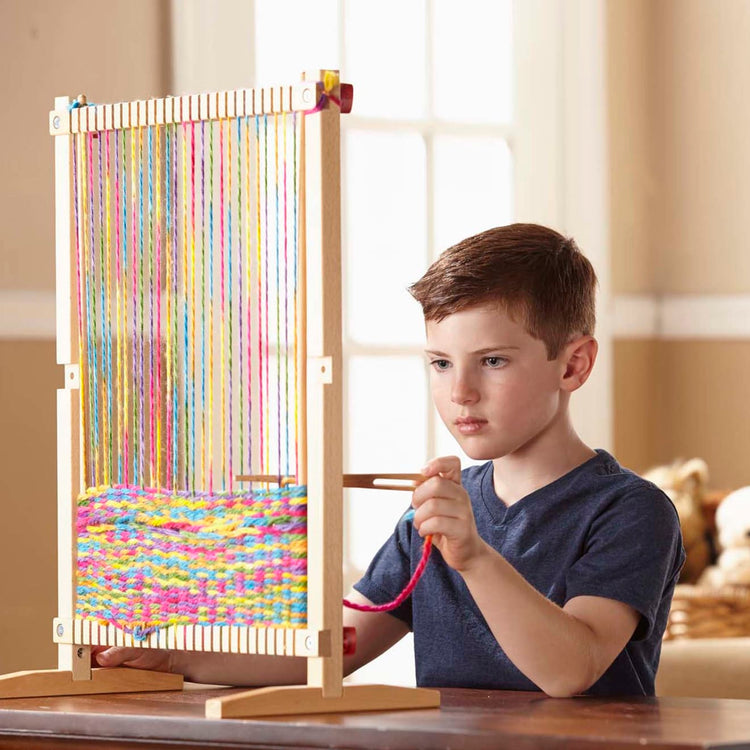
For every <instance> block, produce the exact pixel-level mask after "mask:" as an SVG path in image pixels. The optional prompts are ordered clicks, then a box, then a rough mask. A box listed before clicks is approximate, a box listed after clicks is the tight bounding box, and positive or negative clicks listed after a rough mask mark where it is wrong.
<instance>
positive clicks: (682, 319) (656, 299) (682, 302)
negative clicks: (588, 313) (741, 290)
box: [612, 294, 750, 340]
mask: <svg viewBox="0 0 750 750" xmlns="http://www.w3.org/2000/svg"><path fill="white" fill-rule="evenodd" d="M612 322H613V331H612V334H613V337H614V339H615V340H617V339H669V340H679V339H739V340H750V294H666V295H656V294H654V295H648V294H620V295H615V296H614V297H613V298H612Z"/></svg>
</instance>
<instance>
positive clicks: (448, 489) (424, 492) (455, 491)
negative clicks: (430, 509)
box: [411, 475, 462, 508]
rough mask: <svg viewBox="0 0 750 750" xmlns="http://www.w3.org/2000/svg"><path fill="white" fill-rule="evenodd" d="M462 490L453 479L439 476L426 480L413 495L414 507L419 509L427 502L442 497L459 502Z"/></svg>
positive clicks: (412, 502)
mask: <svg viewBox="0 0 750 750" xmlns="http://www.w3.org/2000/svg"><path fill="white" fill-rule="evenodd" d="M461 492H462V488H461V486H460V484H456V483H455V482H454V481H452V480H451V479H448V478H445V477H443V476H442V475H437V476H433V477H430V478H429V479H426V480H425V481H424V482H423V483H422V484H420V485H419V487H417V489H415V490H414V492H413V493H412V501H411V504H412V507H414V508H419V506H420V505H422V504H423V503H424V502H425V501H427V500H429V499H430V498H433V497H442V498H445V499H446V500H451V501H455V500H459V499H460V497H461Z"/></svg>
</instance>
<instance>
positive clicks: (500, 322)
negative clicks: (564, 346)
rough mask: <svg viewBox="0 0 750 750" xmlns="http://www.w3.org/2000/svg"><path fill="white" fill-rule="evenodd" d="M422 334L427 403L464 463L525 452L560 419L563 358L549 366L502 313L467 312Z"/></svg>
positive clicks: (542, 351)
mask: <svg viewBox="0 0 750 750" xmlns="http://www.w3.org/2000/svg"><path fill="white" fill-rule="evenodd" d="M426 328H427V345H426V347H425V353H426V354H427V357H428V361H429V363H430V370H431V372H430V384H431V388H432V397H433V400H434V402H435V406H436V407H437V410H438V413H439V414H440V417H441V419H442V420H443V422H444V423H445V425H446V426H447V427H448V429H449V430H450V432H451V434H452V435H453V437H455V439H456V440H457V441H458V443H459V445H460V446H461V448H462V449H463V451H464V452H465V453H466V455H467V456H469V457H471V458H473V459H477V460H487V459H495V458H501V457H502V456H506V455H508V454H511V453H515V452H518V451H521V450H522V449H524V448H528V447H530V446H531V445H533V441H534V439H535V438H536V437H538V436H539V435H540V434H542V432H544V431H545V429H546V428H547V427H549V426H550V425H551V424H552V423H553V421H554V420H555V417H556V416H557V415H558V414H560V413H561V409H562V405H563V392H564V391H563V390H561V379H562V377H563V375H564V373H565V369H566V366H565V362H564V361H563V357H562V356H561V358H558V359H555V360H551V361H550V360H548V359H547V349H546V347H545V345H544V342H543V341H540V340H539V339H535V338H533V337H532V336H531V335H530V334H528V333H527V332H526V329H525V328H524V327H523V325H522V324H521V323H517V322H515V321H514V320H513V319H512V318H511V317H510V316H509V315H508V314H507V312H505V311H504V310H503V309H502V308H501V307H499V306H495V305H491V306H481V307H471V308H468V309H466V310H462V311H461V312H457V313H454V314H452V315H449V316H448V317H446V318H444V319H443V320H441V321H440V322H439V323H437V322H435V321H427V323H426ZM565 403H567V402H565Z"/></svg>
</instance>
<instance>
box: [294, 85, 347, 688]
mask: <svg viewBox="0 0 750 750" xmlns="http://www.w3.org/2000/svg"><path fill="white" fill-rule="evenodd" d="M325 75H326V71H312V72H309V73H306V74H305V78H306V79H307V80H318V81H322V80H323V79H324V77H325ZM331 93H332V94H335V95H337V94H338V84H337V85H336V89H334V90H333V91H332V92H331ZM339 140H340V113H339V110H338V107H332V106H329V107H324V108H323V109H321V110H320V111H318V112H315V113H312V114H308V115H306V116H305V141H304V144H305V146H304V148H305V154H304V163H305V197H304V203H305V223H306V241H305V246H306V247H305V249H306V261H305V262H306V266H307V331H306V333H307V335H306V338H307V355H308V356H307V389H306V390H307V399H306V400H307V440H306V443H307V496H308V535H307V543H308V558H307V559H308V577H307V580H308V592H307V597H308V598H307V617H308V628H310V629H312V630H323V631H328V632H330V638H331V652H330V656H327V657H314V658H310V659H308V661H307V685H308V687H315V688H320V689H321V691H322V696H323V698H337V697H340V696H341V694H342V682H343V642H342V633H343V615H342V605H341V597H342V595H343V585H344V584H343V571H342V567H343V550H342V547H343V523H342V514H343V487H342V475H343V448H342V431H343V430H342V428H343V412H342V372H343V368H342V362H341V186H340V155H339V151H340V149H339Z"/></svg>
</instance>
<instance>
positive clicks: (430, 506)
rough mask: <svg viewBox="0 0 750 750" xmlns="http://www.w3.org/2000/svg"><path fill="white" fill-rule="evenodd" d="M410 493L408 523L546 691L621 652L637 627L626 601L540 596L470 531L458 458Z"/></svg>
mask: <svg viewBox="0 0 750 750" xmlns="http://www.w3.org/2000/svg"><path fill="white" fill-rule="evenodd" d="M424 471H425V475H426V476H427V477H428V479H427V480H426V481H425V482H424V483H422V484H421V485H420V486H419V487H418V488H417V490H415V492H414V501H413V504H414V507H415V508H416V509H417V510H416V512H415V516H414V525H415V527H416V528H417V529H418V531H419V534H420V535H421V536H425V535H427V534H432V535H433V542H434V544H435V546H436V547H437V548H438V549H439V550H440V552H441V554H442V555H443V558H444V559H445V561H446V563H447V564H448V565H450V566H451V567H453V568H454V569H455V570H457V571H458V572H459V573H460V574H461V576H462V577H463V579H464V581H465V582H466V585H467V587H468V589H469V591H470V592H471V595H472V596H473V598H474V601H475V602H476V604H477V606H478V607H479V609H480V610H481V612H482V615H483V616H484V618H485V620H486V621H487V624H488V626H489V628H490V630H491V631H492V634H493V635H494V636H495V639H496V640H497V642H498V643H499V644H500V646H501V647H502V649H503V651H505V653H506V654H507V655H508V658H509V659H510V660H511V661H512V662H513V663H514V664H515V665H516V667H517V668H518V669H519V670H520V671H521V672H523V673H524V674H525V675H526V676H527V677H528V678H529V679H530V680H531V681H532V682H534V683H535V684H536V685H537V686H538V687H539V688H540V689H542V690H543V691H544V692H545V693H547V694H548V695H551V696H560V697H564V696H570V695H575V694H577V693H580V692H583V691H584V690H586V689H588V688H589V687H590V686H591V685H592V684H593V683H594V682H596V680H598V679H599V677H601V675H602V674H603V673H604V671H605V670H606V669H607V668H608V667H609V666H610V664H611V663H612V662H613V661H614V659H615V657H616V656H617V655H618V654H619V653H620V651H622V649H623V648H624V647H625V645H626V644H627V642H628V640H629V639H630V638H631V636H632V635H633V632H634V631H635V628H636V626H637V625H638V620H639V615H638V613H637V612H636V611H635V610H634V609H633V608H632V607H630V606H628V605H626V604H623V603H621V602H617V601H614V600H612V599H606V598H603V597H596V596H578V597H576V598H574V599H571V600H570V601H569V602H567V604H566V605H565V607H559V606H558V605H557V604H555V603H554V602H552V601H550V600H549V599H547V598H546V597H545V596H543V595H542V594H540V593H539V592H538V591H537V590H536V589H535V588H534V587H533V586H531V585H530V584H529V583H528V582H527V581H526V580H525V579H524V578H523V577H522V576H521V575H520V574H519V573H518V572H517V571H516V570H515V569H514V568H513V566H512V565H510V563H508V562H507V561H506V560H505V559H504V558H503V557H502V555H500V553H499V552H497V551H496V550H494V549H493V548H492V547H490V546H489V545H488V544H487V543H486V542H484V540H482V539H481V538H480V536H479V534H478V533H477V530H476V524H475V522H474V515H473V511H472V508H471V501H470V499H469V497H468V494H467V493H466V491H465V490H464V488H463V487H462V486H461V464H460V461H459V459H458V458H455V457H448V458H439V459H435V460H434V461H431V462H430V463H429V464H428V466H427V467H426V468H425V470H424Z"/></svg>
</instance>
